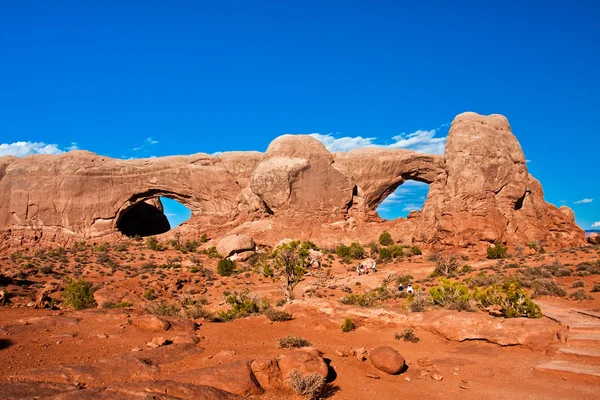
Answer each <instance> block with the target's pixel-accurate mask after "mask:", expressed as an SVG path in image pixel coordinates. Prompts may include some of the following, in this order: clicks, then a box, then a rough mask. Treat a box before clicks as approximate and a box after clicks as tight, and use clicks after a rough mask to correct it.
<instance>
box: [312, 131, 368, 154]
mask: <svg viewBox="0 0 600 400" xmlns="http://www.w3.org/2000/svg"><path fill="white" fill-rule="evenodd" d="M310 136H312V137H314V138H315V139H317V140H318V141H319V142H321V143H323V144H324V145H325V147H326V148H327V150H329V151H331V152H336V151H350V150H354V149H360V148H362V147H370V146H377V145H376V144H374V143H373V141H374V140H375V139H377V138H363V137H362V136H357V137H349V136H346V137H341V138H335V137H333V136H332V135H331V134H327V135H322V134H320V133H313V134H311V135H310Z"/></svg>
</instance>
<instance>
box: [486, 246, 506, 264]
mask: <svg viewBox="0 0 600 400" xmlns="http://www.w3.org/2000/svg"><path fill="white" fill-rule="evenodd" d="M507 257H508V249H507V248H506V247H504V246H502V244H501V243H496V244H495V245H493V246H489V247H488V248H487V258H489V259H490V260H497V259H501V258H507Z"/></svg>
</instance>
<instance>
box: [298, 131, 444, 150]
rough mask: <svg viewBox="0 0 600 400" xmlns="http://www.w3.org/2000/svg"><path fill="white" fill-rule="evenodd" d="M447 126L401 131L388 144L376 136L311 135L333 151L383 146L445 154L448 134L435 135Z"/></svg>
mask: <svg viewBox="0 0 600 400" xmlns="http://www.w3.org/2000/svg"><path fill="white" fill-rule="evenodd" d="M446 126H448V124H443V125H440V126H439V127H437V128H436V129H431V130H422V129H419V130H417V131H415V132H412V133H401V134H400V135H396V136H394V137H393V138H392V140H393V141H392V143H388V144H382V143H376V140H377V138H376V137H367V138H365V137H362V136H356V137H351V136H344V137H339V138H336V137H334V136H333V135H332V134H331V133H328V134H326V135H323V134H321V133H313V134H311V135H310V136H312V137H314V138H315V139H317V140H318V141H320V142H321V143H323V144H324V145H325V147H326V148H327V150H329V151H331V152H336V151H350V150H354V149H360V148H363V147H382V148H390V149H397V148H402V149H407V150H412V151H416V152H418V153H429V154H443V153H444V148H445V146H446V136H442V137H435V135H436V133H438V131H439V130H440V128H442V127H446Z"/></svg>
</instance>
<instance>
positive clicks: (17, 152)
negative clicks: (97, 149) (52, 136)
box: [0, 141, 76, 157]
mask: <svg viewBox="0 0 600 400" xmlns="http://www.w3.org/2000/svg"><path fill="white" fill-rule="evenodd" d="M73 145H75V143H72V145H71V147H69V148H67V150H73V149H72V147H73ZM75 148H76V147H75ZM60 153H64V150H61V149H60V148H59V147H58V145H57V144H46V143H44V142H30V141H28V142H14V143H2V144H0V157H1V156H9V155H11V156H17V157H24V156H26V155H29V154H60Z"/></svg>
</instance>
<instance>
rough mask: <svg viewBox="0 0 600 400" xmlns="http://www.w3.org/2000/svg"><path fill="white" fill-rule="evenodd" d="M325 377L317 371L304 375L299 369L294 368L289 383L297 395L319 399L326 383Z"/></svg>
mask: <svg viewBox="0 0 600 400" xmlns="http://www.w3.org/2000/svg"><path fill="white" fill-rule="evenodd" d="M326 383H327V382H326V381H325V378H323V377H322V376H321V375H319V374H317V373H316V372H311V373H309V374H305V375H303V374H302V373H301V372H299V371H298V370H293V371H292V373H291V374H290V377H289V378H288V380H287V384H288V386H289V387H291V388H292V389H293V390H294V392H296V394H297V395H300V396H304V397H306V398H307V399H318V398H319V397H320V396H321V394H322V393H323V390H324V389H325V385H326Z"/></svg>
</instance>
